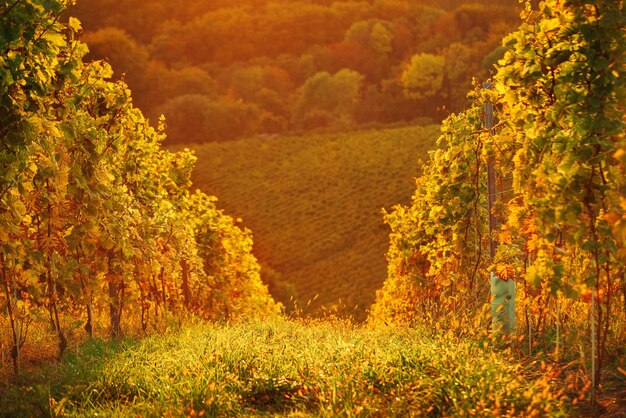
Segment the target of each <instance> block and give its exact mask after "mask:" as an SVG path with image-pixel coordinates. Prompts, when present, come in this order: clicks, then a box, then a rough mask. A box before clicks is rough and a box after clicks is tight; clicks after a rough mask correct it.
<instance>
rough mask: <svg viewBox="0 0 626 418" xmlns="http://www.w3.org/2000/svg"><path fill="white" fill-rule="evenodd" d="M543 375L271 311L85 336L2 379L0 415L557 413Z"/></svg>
mask: <svg viewBox="0 0 626 418" xmlns="http://www.w3.org/2000/svg"><path fill="white" fill-rule="evenodd" d="M469 359H471V361H468V360H469ZM552 380H553V379H552V377H551V375H550V372H549V371H543V372H541V373H539V372H538V371H537V370H535V369H534V368H533V367H531V366H530V365H522V364H521V363H519V362H518V361H517V360H516V359H515V358H514V356H512V355H511V353H509V352H506V351H505V352H502V351H498V350H495V349H493V348H492V347H491V346H490V345H488V344H487V343H486V342H483V343H479V342H476V341H470V340H465V341H461V340H459V339H457V338H454V337H451V336H434V335H432V334H428V333H425V332H423V331H420V330H415V329H413V330H411V329H398V328H388V327H377V328H367V327H364V326H354V325H352V324H350V323H348V322H344V321H339V320H325V321H307V322H305V321H302V320H301V321H289V320H284V319H280V318H279V319H276V320H274V321H271V322H269V323H263V324H261V323H252V324H239V325H230V326H219V325H207V324H197V325H191V326H187V327H184V328H183V329H182V330H180V331H177V332H172V333H169V334H166V335H159V336H152V337H148V338H145V339H143V340H140V341H138V340H127V341H124V342H121V343H115V342H105V341H103V340H93V341H91V342H88V343H86V344H84V345H83V346H81V347H80V348H78V349H75V350H73V352H72V353H69V354H68V355H66V357H65V359H64V360H63V361H61V362H60V363H58V364H53V365H49V366H45V367H43V368H40V369H37V370H36V371H32V372H30V373H28V374H26V375H25V376H24V377H22V378H20V379H18V380H17V381H15V382H13V383H12V384H8V385H6V384H5V385H4V386H0V416H74V417H83V416H115V417H118V416H119V417H135V416H250V415H252V416H270V415H283V416H322V417H324V416H347V417H349V416H363V417H365V416H470V415H476V416H562V415H564V414H565V413H566V412H567V411H566V410H565V407H564V402H565V399H564V398H560V397H559V395H558V392H557V391H556V389H555V388H554V385H553V383H552Z"/></svg>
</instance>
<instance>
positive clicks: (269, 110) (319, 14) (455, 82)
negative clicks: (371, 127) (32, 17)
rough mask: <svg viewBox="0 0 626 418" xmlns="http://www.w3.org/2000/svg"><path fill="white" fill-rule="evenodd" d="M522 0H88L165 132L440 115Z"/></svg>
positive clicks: (488, 59)
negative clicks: (164, 120)
mask: <svg viewBox="0 0 626 418" xmlns="http://www.w3.org/2000/svg"><path fill="white" fill-rule="evenodd" d="M516 8H517V2H516V1H514V0H501V1H497V2H493V1H478V2H474V3H472V4H465V2H462V1H448V2H435V1H428V0H424V1H420V2H415V1H408V0H376V1H365V0H337V1H318V0H316V1H287V0H271V1H270V0H244V1H237V2H226V1H224V2H222V1H211V2H205V1H199V0H192V1H188V2H186V3H185V6H184V7H181V6H180V5H179V4H177V3H173V2H169V1H165V0H155V1H151V2H144V1H138V0H123V1H111V0H93V1H89V2H87V1H79V2H78V4H77V5H76V6H75V7H74V8H72V9H70V12H71V13H72V14H75V15H76V16H78V17H79V18H80V19H81V21H83V22H84V26H85V28H86V33H85V35H84V39H85V41H86V42H87V43H88V44H89V48H90V54H89V55H88V56H89V57H91V58H98V59H102V58H106V59H107V60H108V61H109V62H110V63H111V64H112V65H113V68H114V69H115V71H116V77H117V78H120V77H122V75H123V77H124V80H125V81H126V82H127V83H128V84H129V86H130V87H131V88H132V90H133V94H134V96H133V97H134V100H135V102H136V104H137V106H138V107H139V108H141V109H142V110H143V111H144V113H145V114H146V115H148V116H149V118H150V120H151V121H152V122H153V123H154V122H156V121H157V120H158V116H159V115H160V114H165V116H166V117H167V121H168V122H167V124H168V138H169V139H168V140H169V141H173V142H183V143H184V142H187V143H188V142H203V141H216V140H228V139H232V138H237V137H242V136H248V135H256V134H275V133H282V132H287V131H294V130H295V131H302V130H310V129H315V128H327V129H345V128H350V127H353V126H359V125H364V124H373V123H378V124H391V123H401V124H402V123H408V122H411V121H415V120H418V121H419V119H420V118H421V120H422V123H425V122H428V121H433V120H435V121H440V120H441V119H443V118H444V117H445V116H446V115H447V114H448V112H449V111H459V110H461V109H462V108H464V107H465V104H466V98H465V92H466V90H467V88H469V87H470V85H471V80H472V78H473V77H483V78H484V77H486V76H487V75H488V73H489V71H490V69H491V68H492V65H493V63H494V62H495V61H496V60H497V59H498V58H500V57H501V53H502V48H501V47H500V46H499V41H500V39H501V38H502V36H503V35H505V34H506V33H508V32H509V31H510V30H512V29H513V28H514V25H515V22H517V9H516Z"/></svg>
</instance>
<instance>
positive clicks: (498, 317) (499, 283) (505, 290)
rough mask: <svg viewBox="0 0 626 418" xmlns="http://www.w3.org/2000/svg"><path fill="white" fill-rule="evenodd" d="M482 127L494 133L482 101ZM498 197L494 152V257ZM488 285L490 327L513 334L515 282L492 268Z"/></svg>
mask: <svg viewBox="0 0 626 418" xmlns="http://www.w3.org/2000/svg"><path fill="white" fill-rule="evenodd" d="M483 87H484V88H486V89H492V88H493V83H492V82H490V81H489V82H486V83H484V84H483ZM484 114H485V129H486V130H487V131H488V133H489V135H490V136H491V135H492V134H493V132H492V131H493V127H494V120H493V119H494V117H493V104H492V103H485V105H484ZM496 197H497V190H496V169H495V160H494V158H493V155H490V156H489V158H488V161H487V208H488V213H489V255H490V256H491V259H492V260H493V259H494V257H495V256H496V250H497V248H498V239H497V237H496V232H497V230H498V229H499V220H498V218H497V216H496V215H495V214H494V212H493V207H494V206H495V202H496ZM489 281H490V284H491V318H492V319H491V326H492V329H493V331H495V332H498V333H502V334H505V335H509V334H514V333H515V288H516V286H515V281H514V280H503V279H501V278H500V277H498V275H497V274H496V272H494V271H493V270H492V271H490V272H489Z"/></svg>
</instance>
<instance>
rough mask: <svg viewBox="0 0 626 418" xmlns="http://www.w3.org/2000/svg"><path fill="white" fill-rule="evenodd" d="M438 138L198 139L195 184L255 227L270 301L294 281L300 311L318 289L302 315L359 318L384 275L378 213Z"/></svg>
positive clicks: (396, 132)
mask: <svg viewBox="0 0 626 418" xmlns="http://www.w3.org/2000/svg"><path fill="white" fill-rule="evenodd" d="M437 135H438V127H436V126H428V127H408V128H395V129H387V130H368V131H356V132H347V133H337V134H315V135H305V136H302V137H291V136H287V137H263V138H252V139H247V140H239V141H234V142H227V143H210V144H204V145H195V146H194V147H193V149H194V150H195V151H196V154H197V157H198V164H197V166H196V168H195V170H194V172H193V174H192V181H193V183H194V186H195V187H198V188H200V189H202V190H211V192H212V193H215V194H216V195H217V196H219V199H220V200H219V202H218V206H219V207H221V208H224V209H226V211H227V212H228V213H230V214H233V215H234V216H236V217H237V216H238V217H241V218H243V225H245V226H246V227H249V228H250V229H252V231H253V232H254V243H255V247H254V253H255V254H256V255H257V257H258V258H259V259H260V261H261V263H262V264H263V265H265V269H264V270H265V279H266V280H269V281H270V285H271V286H270V290H271V291H272V292H273V294H274V296H275V297H277V298H278V299H282V301H283V302H288V301H289V296H290V286H289V284H292V285H293V287H294V289H292V290H295V293H296V294H297V295H298V296H299V305H300V307H303V305H304V304H306V303H307V302H308V301H309V300H311V299H313V298H315V296H317V295H319V297H318V298H317V299H316V300H315V301H313V302H312V303H311V306H310V307H309V308H308V310H306V312H308V313H313V312H315V311H316V310H317V309H319V308H320V307H326V308H331V309H338V310H340V311H342V312H351V313H355V315H356V317H357V318H363V317H364V314H365V309H366V308H367V307H368V306H369V305H370V304H371V303H372V302H373V301H374V296H375V290H376V289H378V288H380V286H381V284H382V282H383V280H384V279H385V278H386V274H387V272H386V261H385V258H384V254H385V251H386V250H387V247H388V234H389V231H388V229H387V227H386V226H385V225H384V224H383V221H382V215H381V209H382V208H383V207H385V208H390V207H391V206H392V205H395V204H397V203H407V202H408V201H409V200H410V197H411V193H412V191H413V190H414V188H415V185H414V181H413V178H414V177H416V176H417V175H418V174H419V167H418V160H420V159H422V158H424V157H425V155H426V152H427V150H428V149H430V148H431V147H432V146H433V144H434V140H435V139H436V137H437ZM268 267H269V268H268ZM281 282H282V283H281ZM355 307H356V311H355V312H354V308H355Z"/></svg>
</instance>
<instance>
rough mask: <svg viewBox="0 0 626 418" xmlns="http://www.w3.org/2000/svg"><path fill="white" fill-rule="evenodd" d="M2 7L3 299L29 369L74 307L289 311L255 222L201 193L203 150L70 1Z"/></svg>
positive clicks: (238, 313) (88, 315)
mask: <svg viewBox="0 0 626 418" xmlns="http://www.w3.org/2000/svg"><path fill="white" fill-rule="evenodd" d="M1 5H2V7H1V8H0V17H1V19H2V27H3V29H4V31H3V36H2V37H0V50H1V51H2V55H1V58H0V139H1V140H0V142H1V143H2V146H1V148H0V170H1V172H0V286H1V288H2V289H1V290H2V293H1V296H0V304H1V306H2V310H3V312H6V316H3V319H6V323H7V324H8V326H7V327H8V329H9V332H8V333H7V334H8V335H10V340H11V343H10V344H11V354H12V358H13V361H14V365H15V368H16V370H17V369H19V359H20V350H21V349H22V348H23V347H24V345H25V344H27V341H28V339H27V338H28V332H29V329H32V328H33V327H36V326H37V325H38V324H41V323H46V322H47V323H49V324H50V325H51V328H52V329H53V330H54V334H55V335H56V337H57V339H58V343H59V350H60V351H61V352H63V350H64V349H65V348H66V346H67V333H68V328H70V326H68V321H67V318H68V317H73V318H80V321H78V323H79V324H81V323H82V324H83V325H84V328H85V330H86V332H87V333H89V334H93V333H95V332H98V333H100V332H101V330H102V329H103V328H107V325H108V329H109V331H110V333H111V334H112V335H113V336H119V335H121V334H122V333H123V332H124V329H125V328H128V327H130V326H131V325H132V326H133V327H135V328H138V329H141V330H143V331H144V332H147V331H150V330H152V329H154V328H158V327H160V326H162V325H163V324H166V323H167V321H168V320H170V319H171V318H173V317H181V316H184V315H186V314H189V313H194V314H197V315H200V316H202V317H206V318H211V319H227V320H234V319H237V318H241V317H243V316H246V317H254V316H256V317H262V316H267V315H271V314H273V313H275V312H276V311H277V309H278V306H277V305H276V304H275V303H274V302H273V300H272V298H271V297H270V296H269V293H268V292H267V289H266V287H265V286H264V285H263V284H262V283H261V280H260V275H259V266H258V263H257V262H256V259H255V258H254V256H252V255H251V252H250V251H251V247H252V239H251V236H250V233H249V232H248V231H245V230H242V229H240V228H239V227H238V226H237V225H236V224H237V222H236V221H235V220H234V219H232V218H231V217H229V216H227V215H225V214H223V213H222V212H221V211H219V210H218V209H216V207H215V204H214V201H215V198H212V197H208V196H206V195H204V194H203V193H200V192H196V193H191V192H190V191H189V187H190V184H191V183H190V180H189V176H190V173H191V170H192V168H193V165H194V162H195V157H194V156H193V155H192V153H191V152H190V151H188V150H184V151H181V152H177V153H172V152H169V151H166V150H164V149H163V148H161V145H160V144H161V142H162V141H163V140H164V138H165V135H164V134H163V132H162V129H161V128H159V129H154V128H152V127H151V126H149V125H148V123H147V121H146V119H145V118H144V117H143V115H142V114H141V112H140V111H139V110H138V109H137V108H135V107H134V106H133V104H132V101H131V94H130V91H129V90H128V88H127V86H126V84H125V83H123V82H121V81H110V77H111V75H112V71H111V68H110V66H109V65H108V64H106V63H103V62H98V61H96V62H90V63H84V62H83V60H82V59H83V57H84V55H85V54H86V53H87V47H86V45H85V44H83V43H81V42H79V41H78V40H77V36H78V34H79V33H80V32H81V31H82V29H81V24H80V23H79V21H78V20H76V19H73V18H70V19H69V21H68V22H67V23H61V21H60V20H59V16H60V14H61V13H62V11H63V9H64V8H65V6H66V5H67V4H66V2H65V1H60V0H55V1H45V2H41V1H20V2H7V1H5V2H3V3H2V4H1ZM5 309H6V310H5ZM105 312H106V313H107V316H108V323H107V324H105V323H104V322H103V319H102V318H103V316H104V313H105ZM127 319H128V320H127ZM72 324H74V325H72V327H76V324H75V323H74V322H72ZM125 324H127V326H125Z"/></svg>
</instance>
